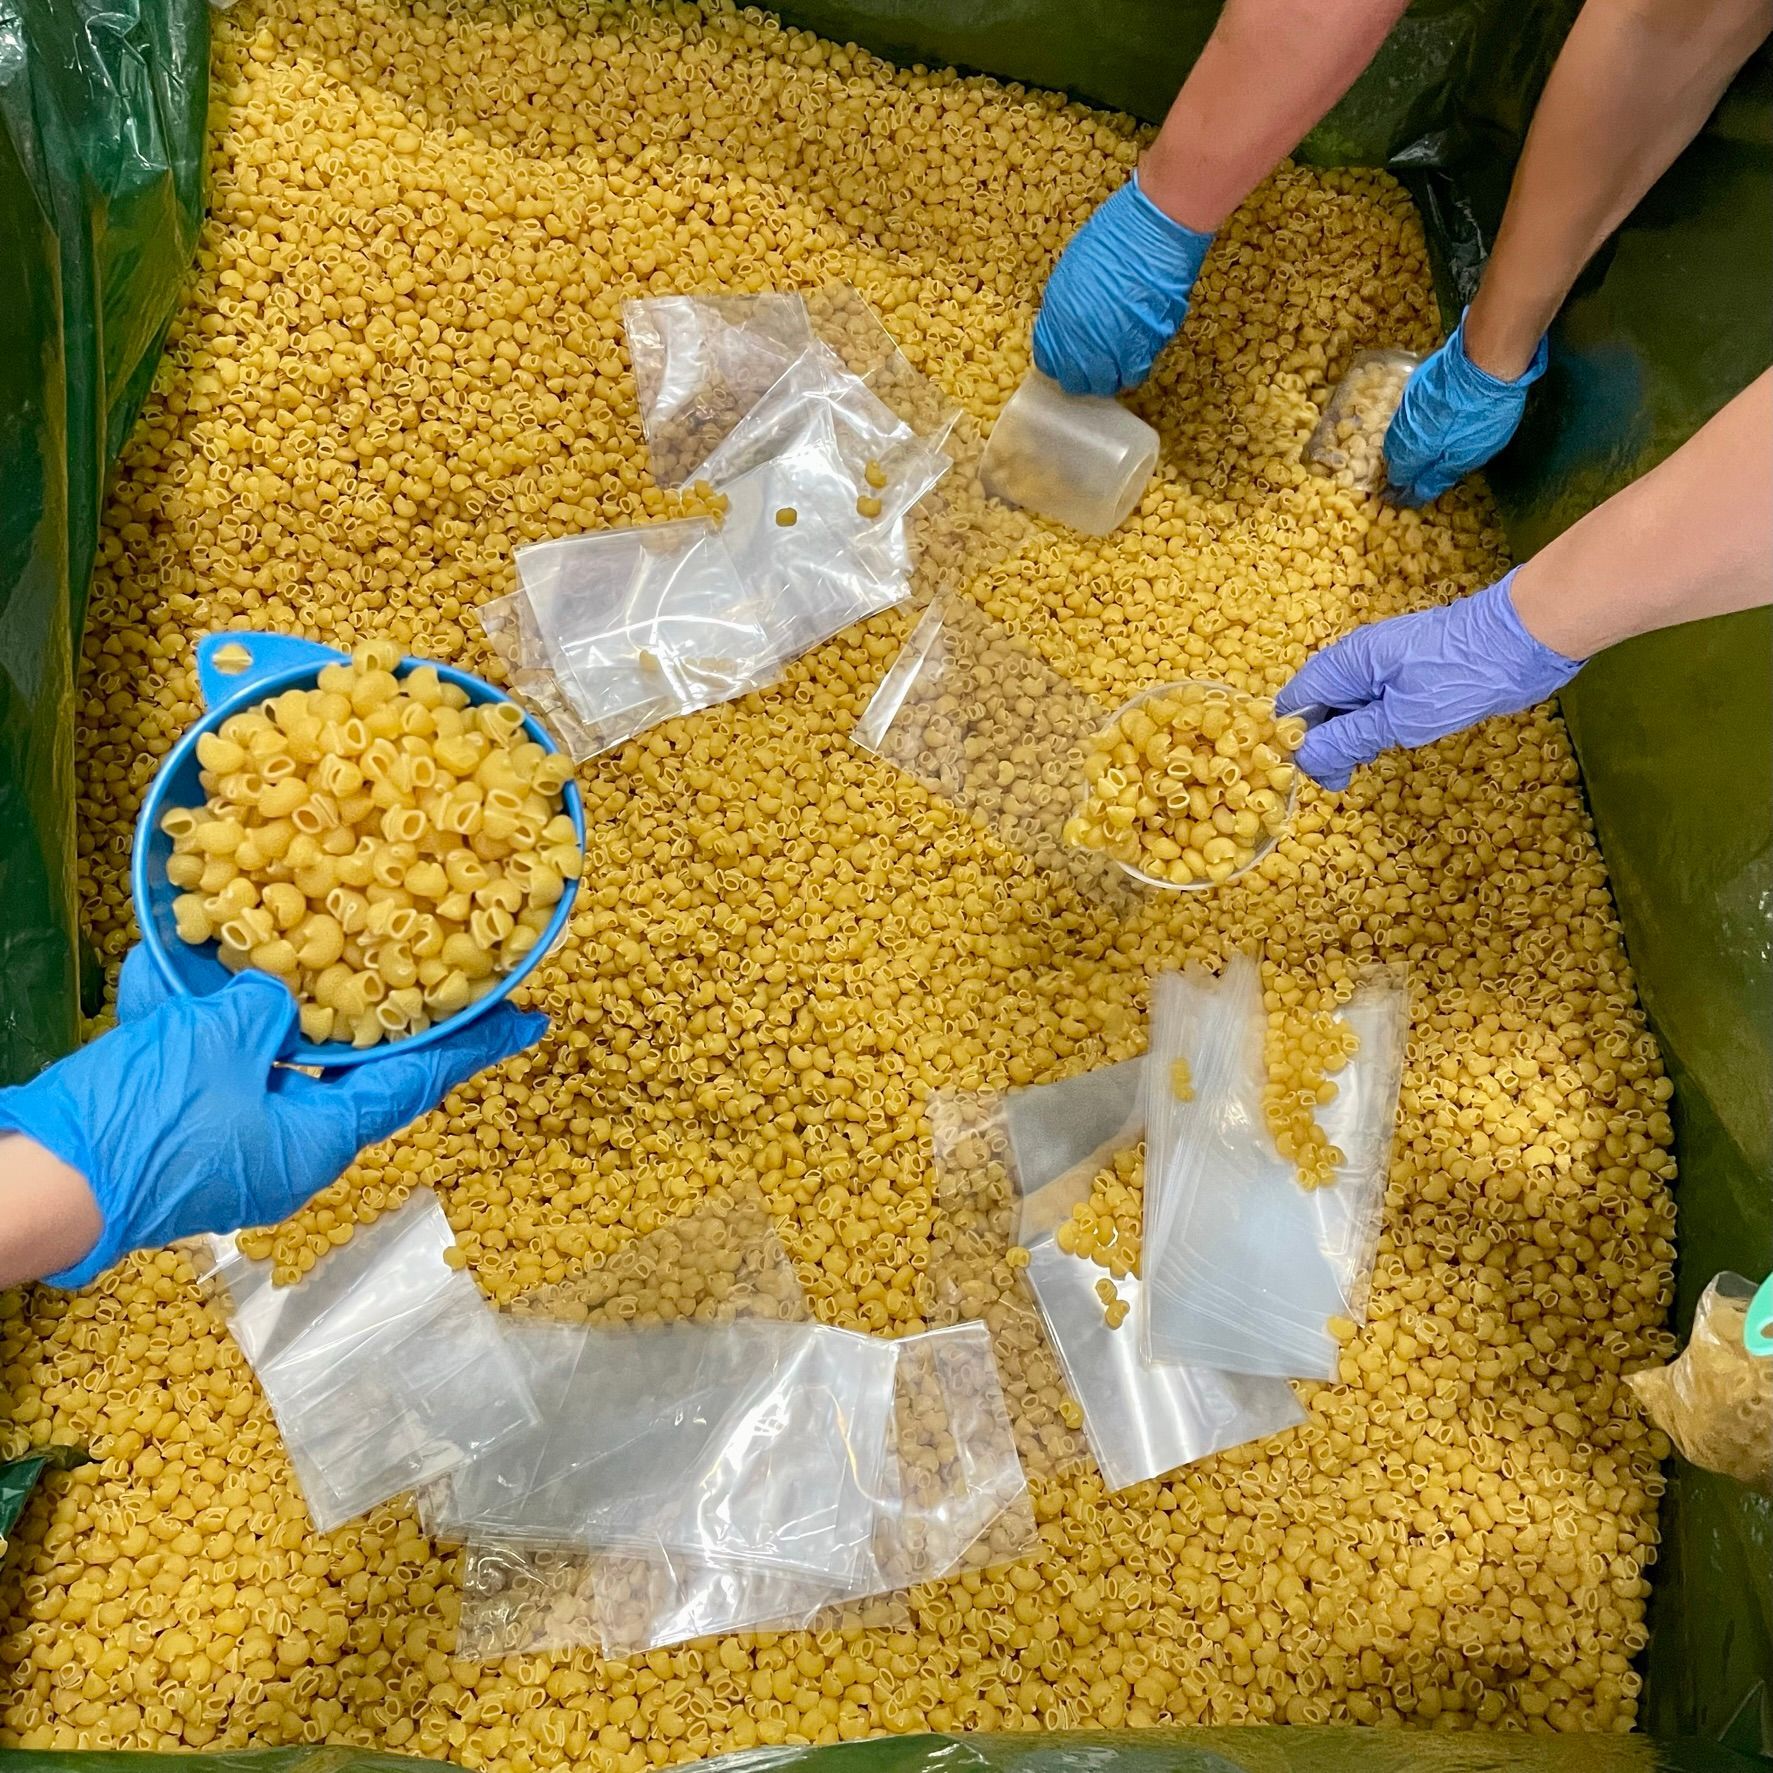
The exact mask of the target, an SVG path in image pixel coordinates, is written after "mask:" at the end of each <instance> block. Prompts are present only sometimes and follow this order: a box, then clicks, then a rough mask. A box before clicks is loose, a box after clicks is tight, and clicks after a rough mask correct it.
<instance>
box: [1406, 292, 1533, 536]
mask: <svg viewBox="0 0 1773 1773" xmlns="http://www.w3.org/2000/svg"><path fill="white" fill-rule="evenodd" d="M1470 312H1471V310H1470V309H1469V308H1468V309H1466V311H1465V314H1461V315H1460V316H1459V324H1458V325H1457V326H1456V327H1454V328H1453V336H1452V337H1451V338H1450V339H1448V340H1447V342H1446V343H1445V344H1444V345H1442V346H1441V348H1440V349H1439V350H1438V351H1435V352H1433V353H1432V354H1430V355H1429V356H1428V357H1426V358H1424V359H1423V361H1422V362H1421V363H1419V364H1418V365H1417V366H1416V368H1415V370H1414V371H1413V372H1412V373H1411V376H1410V379H1409V381H1408V382H1407V383H1405V385H1404V397H1403V399H1402V400H1401V401H1400V402H1399V403H1398V409H1397V411H1396V412H1395V413H1393V414H1392V419H1391V423H1390V425H1389V426H1387V427H1386V431H1385V466H1386V471H1387V473H1388V475H1389V477H1390V483H1391V491H1392V492H1393V493H1394V494H1395V495H1396V496H1397V497H1398V498H1400V499H1402V500H1403V502H1404V503H1405V504H1407V505H1425V504H1427V503H1428V501H1429V500H1430V499H1436V498H1439V497H1440V495H1441V494H1442V493H1444V492H1445V491H1446V490H1447V488H1448V487H1450V486H1451V485H1452V484H1453V483H1454V481H1456V480H1461V479H1463V478H1464V477H1465V476H1466V475H1467V474H1469V473H1471V471H1472V470H1473V469H1474V468H1481V467H1482V466H1483V465H1484V463H1485V462H1487V461H1488V460H1489V459H1490V458H1491V457H1492V456H1493V455H1495V454H1496V453H1497V451H1498V450H1500V449H1501V448H1502V446H1503V445H1504V444H1505V443H1507V441H1508V440H1509V438H1511V437H1512V436H1513V435H1514V434H1515V429H1516V427H1517V426H1518V425H1519V424H1520V422H1521V414H1522V413H1523V412H1524V411H1525V410H1526V406H1527V390H1528V389H1529V388H1530V387H1532V385H1533V384H1534V383H1535V382H1536V381H1538V380H1539V378H1540V377H1541V376H1542V375H1544V374H1545V365H1546V362H1547V359H1548V355H1549V350H1548V347H1547V345H1546V341H1545V340H1544V339H1541V340H1540V341H1539V348H1538V350H1536V351H1535V352H1534V353H1533V361H1532V362H1531V363H1530V364H1528V365H1527V369H1526V373H1525V374H1524V375H1521V376H1519V377H1517V378H1516V379H1515V380H1514V381H1512V382H1505V381H1503V380H1502V379H1501V378H1500V377H1499V376H1493V375H1491V374H1490V372H1489V371H1488V370H1484V369H1479V368H1478V366H1477V365H1476V364H1475V363H1473V362H1472V360H1471V359H1470V358H1469V357H1468V356H1466V354H1465V317H1466V314H1469V313H1470Z"/></svg>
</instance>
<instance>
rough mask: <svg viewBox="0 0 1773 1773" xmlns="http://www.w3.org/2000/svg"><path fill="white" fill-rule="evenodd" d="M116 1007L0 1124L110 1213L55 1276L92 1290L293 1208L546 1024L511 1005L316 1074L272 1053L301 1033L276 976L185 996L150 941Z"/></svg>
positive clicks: (0, 1105)
mask: <svg viewBox="0 0 1773 1773" xmlns="http://www.w3.org/2000/svg"><path fill="white" fill-rule="evenodd" d="M117 1013H118V1018H119V1019H118V1024H117V1026H116V1027H115V1028H114V1029H112V1030H111V1032H110V1033H108V1034H105V1035H101V1036H100V1038H99V1039H97V1040H95V1041H93V1042H92V1043H91V1044H90V1045H89V1046H85V1047H82V1048H81V1049H80V1051H79V1052H77V1053H73V1054H70V1055H69V1057H67V1058H66V1059H62V1060H60V1061H58V1062H57V1063H56V1064H54V1065H52V1066H50V1067H49V1069H48V1070H47V1071H45V1072H43V1073H42V1074H41V1075H40V1076H39V1077H36V1078H34V1079H33V1080H32V1081H31V1082H30V1083H28V1084H23V1085H21V1086H19V1087H18V1088H16V1089H9V1090H0V1131H9V1132H18V1133H23V1134H24V1135H25V1137H26V1138H29V1139H34V1140H35V1141H36V1142H37V1143H38V1144H39V1145H41V1146H43V1147H44V1148H45V1149H46V1150H48V1151H50V1152H53V1153H54V1155H55V1156H56V1157H58V1158H60V1159H61V1161H62V1162H63V1163H65V1164H67V1165H68V1166H69V1168H71V1169H74V1170H77V1171H78V1172H79V1173H80V1175H81V1176H83V1177H84V1178H85V1180H86V1184H87V1186H88V1187H89V1188H90V1189H91V1190H92V1193H93V1198H94V1199H95V1200H96V1201H97V1202H98V1208H99V1213H100V1215H101V1216H102V1218H103V1220H104V1230H103V1232H102V1233H101V1234H100V1236H99V1241H98V1242H97V1244H95V1245H94V1246H93V1248H92V1249H91V1250H90V1251H88V1252H87V1254H86V1255H85V1256H84V1257H83V1258H82V1259H81V1260H80V1261H79V1262H77V1263H76V1264H75V1265H74V1266H73V1267H72V1268H68V1269H64V1270H63V1271H62V1272H61V1273H59V1274H52V1275H49V1276H48V1277H47V1279H48V1280H49V1281H50V1283H51V1284H52V1285H54V1286H58V1287H79V1286H84V1285H85V1284H86V1283H87V1282H88V1281H89V1280H91V1279H92V1278H93V1277H94V1276H95V1275H98V1274H101V1273H103V1272H104V1270H105V1269H107V1268H109V1267H110V1266H111V1265H112V1264H113V1263H114V1262H116V1261H117V1260H119V1258H121V1257H123V1256H126V1255H127V1254H128V1253H129V1252H130V1251H131V1250H142V1249H153V1248H157V1247H159V1246H160V1245H162V1244H168V1243H171V1242H172V1241H173V1240H174V1239H175V1238H181V1237H191V1236H194V1235H195V1234H197V1233H198V1232H205V1231H210V1232H229V1231H238V1230H240V1229H241V1228H242V1227H243V1226H249V1225H269V1224H273V1223H275V1222H276V1221H277V1220H279V1219H286V1218H288V1217H289V1215H290V1214H291V1213H293V1212H295V1211H296V1209H297V1208H298V1207H300V1206H302V1205H303V1204H304V1203H306V1202H307V1201H308V1200H309V1199H311V1198H312V1197H313V1196H314V1195H315V1194H317V1193H318V1192H319V1191H320V1190H321V1189H322V1188H324V1187H326V1186H327V1184H328V1183H330V1182H333V1181H335V1180H336V1179H337V1178H338V1177H339V1175H340V1174H341V1173H342V1172H343V1171H344V1170H345V1169H346V1167H347V1166H348V1165H349V1164H350V1163H351V1160H352V1159H353V1158H355V1157H356V1155H357V1154H358V1152H359V1151H361V1150H362V1149H363V1148H364V1147H365V1146H366V1145H373V1144H375V1143H376V1142H377V1141H378V1140H381V1139H386V1138H388V1137H389V1136H390V1135H392V1134H394V1133H397V1132H399V1130H400V1129H401V1128H402V1127H404V1126H405V1125H406V1124H407V1123H408V1122H409V1121H412V1120H416V1119H417V1118H418V1117H419V1116H420V1115H421V1114H424V1113H425V1112H426V1111H427V1110H429V1109H431V1108H434V1107H436V1105H437V1104H438V1103H439V1102H440V1101H441V1100H442V1099H443V1098H444V1097H445V1096H446V1095H447V1094H448V1093H449V1092H450V1091H451V1090H453V1089H454V1088H455V1087H456V1085H457V1084H460V1083H464V1082H466V1081H467V1079H469V1078H470V1077H472V1076H473V1075H474V1074H475V1072H477V1071H479V1070H481V1069H482V1068H483V1067H485V1066H488V1065H496V1064H498V1063H499V1061H500V1060H502V1059H508V1058H510V1057H511V1056H512V1054H514V1053H519V1052H522V1051H523V1049H524V1048H525V1047H528V1046H532V1045H533V1044H534V1043H535V1042H536V1041H538V1040H539V1039H540V1038H541V1037H542V1035H543V1034H544V1033H545V1032H546V1030H547V1027H548V1022H547V1018H546V1017H545V1016H537V1015H528V1014H525V1013H523V1012H521V1011H518V1010H514V1009H512V1008H511V1006H510V1005H509V1004H500V1005H498V1006H497V1007H496V1008H494V1009H492V1010H489V1011H488V1012H487V1013H486V1014H485V1015H484V1016H482V1017H481V1018H480V1019H479V1020H478V1021H477V1022H472V1023H470V1024H469V1025H468V1027H466V1028H465V1029H463V1030H462V1032H461V1033H460V1034H458V1035H455V1036H453V1037H452V1038H450V1039H448V1040H443V1041H439V1042H438V1043H437V1044H436V1045H434V1046H428V1047H419V1048H417V1049H415V1050H414V1051H413V1052H411V1053H397V1054H392V1055H390V1056H389V1057H388V1058H385V1059H377V1060H375V1061H373V1062H372V1063H370V1064H367V1065H360V1066H358V1067H357V1068H356V1069H354V1070H352V1071H347V1072H345V1073H343V1074H342V1075H335V1076H332V1077H329V1078H313V1077H308V1076H306V1075H304V1074H303V1073H302V1072H299V1071H292V1070H290V1069H288V1068H287V1067H286V1066H274V1065H273V1063H272V1061H273V1060H275V1059H276V1057H277V1056H278V1054H279V1053H281V1052H282V1051H284V1049H285V1048H286V1046H287V1045H288V1044H289V1042H290V1041H291V1039H292V1038H293V1037H294V1035H295V1029H296V1002H295V999H294V998H293V997H292V996H291V995H290V993H289V991H288V990H287V989H286V988H285V987H284V986H283V985H281V984H279V983H278V982H277V981H276V980H275V979H272V978H270V977H268V976H267V975H266V974H264V973H242V974H241V975H240V976H239V977H238V978H236V979H233V980H231V981H230V982H229V983H228V985H227V986H225V987H224V988H223V989H222V990H221V991H218V992H216V993H215V994H214V995H213V996H211V997H176V996H172V995H170V994H169V993H167V991H166V990H165V987H164V986H162V985H161V984H160V982H159V980H158V978H157V976H156V974H155V972H154V965H153V962H152V961H151V960H150V959H149V958H148V956H147V955H146V954H145V953H144V952H143V951H142V950H141V949H139V948H138V949H136V950H135V952H134V953H132V954H131V955H130V956H129V958H128V959H127V960H126V961H125V962H124V963H123V976H122V979H121V980H120V981H119V984H118V991H117Z"/></svg>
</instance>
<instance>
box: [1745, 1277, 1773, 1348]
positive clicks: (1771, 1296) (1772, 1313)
mask: <svg viewBox="0 0 1773 1773" xmlns="http://www.w3.org/2000/svg"><path fill="white" fill-rule="evenodd" d="M1742 1345H1743V1347H1745V1348H1746V1349H1747V1350H1748V1352H1749V1353H1750V1354H1759V1355H1765V1356H1769V1357H1773V1274H1770V1275H1768V1276H1767V1278H1766V1279H1765V1280H1764V1281H1762V1282H1761V1284H1760V1285H1759V1286H1758V1287H1757V1288H1756V1289H1755V1296H1754V1298H1753V1299H1751V1300H1750V1301H1749V1304H1748V1316H1747V1317H1746V1318H1745V1319H1744V1320H1743V1324H1742Z"/></svg>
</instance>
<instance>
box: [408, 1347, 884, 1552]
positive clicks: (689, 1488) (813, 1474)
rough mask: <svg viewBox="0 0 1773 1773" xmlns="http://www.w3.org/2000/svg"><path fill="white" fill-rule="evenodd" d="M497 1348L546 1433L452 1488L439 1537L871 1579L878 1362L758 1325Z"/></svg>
mask: <svg viewBox="0 0 1773 1773" xmlns="http://www.w3.org/2000/svg"><path fill="white" fill-rule="evenodd" d="M505 1334H506V1338H507V1342H508V1345H509V1346H510V1347H511V1349H512V1350H513V1352H514V1353H515V1354H516V1356H517V1358H518V1360H519V1363H520V1364H521V1366H522V1367H523V1369H524V1373H525V1377H526V1378H527V1380H528V1383H529V1388H530V1391H531V1393H532V1395H534V1397H535V1400H536V1404H537V1406H538V1408H539V1410H540V1412H541V1417H542V1420H541V1424H540V1425H539V1426H538V1427H537V1428H536V1429H535V1430H534V1431H533V1432H532V1433H530V1434H527V1435H521V1436H518V1437H515V1438H514V1439H512V1440H510V1441H508V1442H506V1443H505V1444H504V1446H502V1447H501V1448H499V1449H498V1450H497V1451H496V1452H495V1453H494V1454H492V1455H491V1456H490V1457H488V1458H485V1459H477V1460H475V1461H474V1462H473V1463H472V1464H470V1465H467V1466H465V1467H463V1468H462V1469H461V1470H460V1471H458V1472H456V1473H455V1474H454V1475H453V1477H452V1479H451V1482H450V1485H449V1494H448V1499H447V1502H445V1503H440V1505H439V1508H438V1514H437V1519H438V1524H439V1526H440V1528H441V1529H442V1530H443V1531H444V1532H445V1533H446V1534H447V1535H449V1536H452V1537H454V1536H465V1537H467V1538H469V1539H472V1540H475V1541H483V1540H486V1539H497V1540H508V1541H516V1542H519V1543H529V1544H539V1545H554V1546H583V1547H604V1548H608V1547H633V1548H636V1549H639V1550H645V1549H647V1548H648V1547H650V1546H652V1545H654V1544H658V1545H661V1546H663V1547H665V1548H666V1549H667V1550H670V1551H673V1552H679V1553H683V1554H686V1555H691V1556H698V1557H706V1558H709V1559H721V1560H730V1561H733V1562H737V1563H743V1564H749V1565H752V1566H754V1567H757V1568H760V1569H772V1570H779V1571H783V1572H786V1573H788V1574H798V1575H804V1576H828V1577H831V1578H833V1579H834V1580H836V1581H839V1582H846V1583H851V1584H853V1583H854V1582H856V1581H857V1580H859V1579H860V1578H862V1577H863V1576H864V1575H865V1574H866V1571H867V1560H868V1558H869V1556H870V1545H871V1541H872V1534H873V1504H872V1500H871V1498H872V1496H873V1494H874V1492H875V1490H876V1488H877V1487H878V1485H879V1482H880V1471H881V1466H882V1462H883V1460H884V1459H885V1457H886V1448H887V1433H888V1418H889V1415H890V1409H891V1401H892V1364H893V1356H892V1351H891V1345H890V1344H888V1343H883V1342H880V1341H877V1340H876V1339H874V1338H872V1337H868V1336H859V1335H853V1334H850V1333H848V1332H844V1331H837V1330H831V1329H828V1328H827V1327H825V1326H824V1325H819V1324H785V1323H778V1322H773V1321H770V1320H767V1319H741V1320H739V1321H737V1322H734V1323H731V1324H709V1323H694V1322H691V1323H671V1324H650V1325H644V1326H631V1325H625V1324H617V1325H598V1324H566V1323H558V1322H554V1321H551V1320H548V1319H543V1318H511V1319H508V1320H507V1321H506V1324H505Z"/></svg>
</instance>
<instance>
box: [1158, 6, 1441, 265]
mask: <svg viewBox="0 0 1773 1773" xmlns="http://www.w3.org/2000/svg"><path fill="white" fill-rule="evenodd" d="M1407 5H1408V0H1335V4H1334V5H1330V6H1309V5H1301V4H1300V3H1299V0H1226V5H1225V10H1224V11H1223V12H1222V13H1220V15H1219V22H1218V24H1217V25H1215V26H1214V27H1213V34H1212V36H1211V37H1210V38H1208V40H1207V45H1206V48H1205V49H1203V50H1202V51H1201V53H1200V59H1199V60H1198V61H1197V62H1196V63H1195V64H1194V67H1193V69H1192V70H1191V72H1190V73H1189V76H1188V78H1187V80H1186V81H1185V82H1184V83H1183V86H1182V90H1181V92H1179V93H1178V94H1177V95H1176V102H1175V103H1174V104H1173V105H1171V107H1170V113H1169V115H1168V116H1167V117H1166V118H1165V119H1164V126H1163V128H1162V129H1161V130H1160V131H1159V132H1158V137H1157V140H1156V141H1154V142H1153V143H1152V144H1151V147H1150V148H1149V149H1148V150H1147V151H1146V154H1145V158H1144V159H1143V161H1141V163H1140V166H1139V188H1140V189H1141V190H1142V191H1143V192H1144V193H1145V195H1146V196H1147V197H1149V198H1150V199H1151V201H1152V202H1153V203H1155V204H1156V205H1157V206H1158V208H1159V209H1161V210H1163V211H1164V213H1165V214H1166V215H1168V216H1169V217H1170V218H1171V220H1173V221H1178V222H1180V223H1182V225H1183V226H1184V227H1187V228H1195V229H1199V230H1200V231H1202V232H1207V233H1210V232H1211V231H1212V230H1213V229H1215V228H1217V227H1218V226H1219V225H1220V223H1222V222H1223V221H1224V220H1225V218H1226V217H1227V216H1228V215H1230V214H1231V212H1232V211H1233V210H1234V209H1236V208H1237V206H1238V205H1239V204H1240V203H1242V202H1243V200H1244V199H1245V198H1246V197H1247V196H1249V194H1250V193H1251V192H1252V191H1253V190H1255V188H1256V187H1257V186H1258V185H1259V184H1261V182H1262V181H1263V180H1264V179H1265V178H1267V177H1268V175H1269V174H1270V173H1271V172H1273V171H1274V169H1275V167H1276V166H1277V165H1279V164H1280V161H1281V160H1282V158H1283V157H1284V156H1285V155H1287V154H1290V153H1291V152H1292V151H1293V149H1294V148H1296V147H1297V146H1298V145H1299V143H1300V142H1301V141H1303V140H1304V139H1305V137H1306V136H1307V135H1308V134H1309V133H1310V132H1311V130H1312V128H1313V127H1314V126H1315V125H1316V124H1317V123H1318V121H1319V120H1320V119H1321V118H1322V117H1323V115H1324V113H1325V112H1326V111H1328V110H1329V108H1330V107H1331V106H1332V105H1333V104H1335V102H1336V101H1337V99H1339V98H1340V97H1341V96H1342V95H1343V93H1345V92H1346V91H1347V90H1348V89H1349V87H1351V86H1352V85H1353V84H1354V82H1355V79H1356V77H1357V76H1358V75H1359V74H1360V72H1361V70H1362V69H1363V68H1365V67H1366V65H1367V63H1368V62H1370V61H1371V60H1372V59H1373V56H1374V53H1375V52H1376V51H1377V50H1378V48H1379V45H1380V44H1381V43H1383V42H1384V41H1385V37H1386V33H1387V32H1389V31H1390V29H1391V27H1392V26H1393V25H1394V24H1396V23H1397V21H1398V20H1399V19H1400V18H1401V17H1402V16H1403V14H1404V10H1405V7H1406V6H1407Z"/></svg>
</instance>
